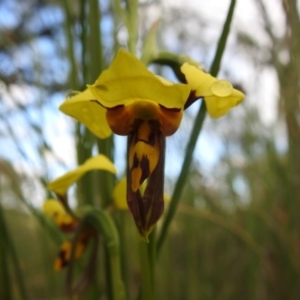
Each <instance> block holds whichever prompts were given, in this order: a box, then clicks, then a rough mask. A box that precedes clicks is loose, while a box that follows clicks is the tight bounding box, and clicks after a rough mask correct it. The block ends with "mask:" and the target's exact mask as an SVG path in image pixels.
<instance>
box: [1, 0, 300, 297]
mask: <svg viewBox="0 0 300 300" xmlns="http://www.w3.org/2000/svg"><path fill="white" fill-rule="evenodd" d="M200 2H201V1H200ZM224 2H225V1H224ZM226 2H227V1H226ZM118 3H119V4H120V6H118V5H117V4H118ZM132 3H134V1H117V0H116V1H106V0H103V1H102V0H101V1H99V2H97V1H92V0H90V1H72V2H71V1H67V0H64V1H55V0H44V1H35V0H26V1H17V0H13V1H6V0H3V1H0V20H1V21H0V79H1V82H0V83H1V87H0V118H1V119H0V143H1V147H0V155H1V159H0V232H1V235H0V298H1V299H64V297H65V289H64V282H65V274H64V272H61V273H55V272H54V271H53V270H52V264H53V263H52V262H53V261H54V259H55V256H56V251H57V249H58V246H59V244H60V242H61V240H62V237H61V235H60V233H59V232H58V230H57V229H56V228H55V226H53V224H52V223H51V221H50V220H48V219H47V218H45V217H44V216H43V215H42V213H41V212H40V206H41V204H42V202H43V201H44V199H46V198H47V196H49V195H48V194H47V193H48V192H47V190H46V188H45V185H46V183H47V182H49V181H50V180H51V179H53V178H55V176H57V175H61V174H62V173H63V172H65V171H66V170H69V169H71V168H73V167H74V166H75V165H77V163H81V162H83V161H84V160H85V159H86V158H88V157H89V156H90V155H91V154H92V153H96V152H98V151H99V152H102V153H104V154H106V155H108V156H109V157H111V158H112V159H114V161H115V162H116V165H117V167H118V169H119V170H120V171H121V172H122V170H123V171H124V168H125V160H124V157H125V153H124V147H125V146H124V140H122V139H121V138H115V139H114V140H113V139H108V140H105V141H104V142H103V141H97V140H96V139H95V137H94V136H92V135H91V133H89V132H88V131H87V130H86V129H85V128H84V127H83V126H81V125H78V124H77V123H75V122H74V121H73V120H71V119H70V118H68V117H66V116H64V115H62V114H61V113H60V112H59V111H58V109H57V107H58V105H59V104H60V103H61V102H62V100H63V99H64V97H65V95H66V94H67V92H68V91H69V90H70V89H73V90H81V89H82V88H83V87H84V86H85V84H86V83H92V82H93V81H94V80H95V79H96V77H97V76H98V74H99V73H100V72H101V70H103V69H104V68H105V67H106V66H107V65H108V64H109V63H110V61H111V59H112V58H113V56H114V53H115V52H116V50H117V49H118V48H120V47H129V48H131V49H132V48H134V47H136V50H137V53H138V54H140V53H141V49H142V44H143V41H144V40H145V37H146V35H147V32H148V31H149V30H150V29H151V28H152V30H155V28H154V29H153V27H152V25H153V23H154V22H155V21H156V20H157V17H158V16H162V18H161V20H160V22H159V23H158V24H157V26H158V28H159V29H158V30H157V31H156V34H157V38H158V44H159V48H160V49H167V50H168V51H174V52H176V53H185V54H188V55H191V56H193V58H194V59H196V60H197V61H199V62H201V63H202V64H203V65H204V67H205V68H207V69H209V66H210V64H211V61H212V58H213V55H214V52H215V48H216V45H217V41H218V37H219V34H220V32H221V31H222V26H223V21H224V19H225V17H226V13H227V7H228V6H229V2H227V3H226V4H224V9H222V8H221V7H219V6H218V4H219V3H218V1H215V4H210V5H209V4H206V2H204V1H203V3H199V4H197V5H198V6H200V8H199V10H196V9H192V8H191V7H189V6H184V7H180V6H177V5H173V3H172V2H171V1H170V2H167V1H140V3H139V8H138V10H139V22H138V23H137V22H136V21H134V20H135V19H134V18H133V17H132V18H129V19H128V20H129V21H128V22H129V23H130V24H129V28H130V26H132V28H138V36H137V43H136V44H129V45H127V41H128V36H130V35H131V34H133V33H134V32H135V30H132V31H130V30H129V31H127V29H126V27H125V26H124V18H122V15H120V7H121V8H127V10H128V14H129V16H130V14H131V13H132V14H134V10H133V11H130V9H129V8H130V7H131V8H132V6H130V5H131V4H132ZM272 3H273V2H272ZM247 5H248V6H249V7H251V8H252V10H253V19H252V20H251V18H250V19H249V21H248V22H249V24H246V25H247V26H248V27H247V26H244V25H245V23H242V21H241V20H242V11H243V6H245V7H246V6H247ZM272 5H273V6H272V7H271V6H270V4H269V3H268V1H263V0H249V1H247V2H246V1H245V2H244V1H239V2H238V3H237V8H236V12H235V15H234V19H233V24H232V26H231V31H230V35H229V41H228V44H227V48H226V51H225V53H224V56H223V59H222V65H221V70H220V73H219V75H220V77H226V78H229V79H231V81H232V82H233V83H234V84H235V85H236V86H239V87H240V88H242V89H243V90H244V91H245V93H246V100H245V102H244V104H243V105H241V106H240V107H238V108H236V109H235V110H234V111H233V112H232V113H230V114H229V115H227V116H226V117H224V118H221V119H220V120H217V121H215V120H209V119H207V120H205V124H204V127H203V129H202V133H201V137H200V139H199V141H198V144H197V147H196V151H195V155H194V163H193V167H192V169H191V171H190V174H189V177H188V181H187V182H186V185H185V189H184V193H183V194H182V196H181V199H180V200H181V202H180V204H179V207H178V210H177V213H176V217H175V219H174V221H173V223H172V225H171V228H170V232H169V235H168V237H167V240H166V243H165V244H164V245H163V247H162V249H161V253H160V255H159V257H158V262H157V264H156V291H155V293H156V299H166V298H167V299H222V300H223V299H297V297H298V295H299V293H300V285H299V282H300V236H299V233H300V218H299V211H300V203H299V201H300V199H299V195H300V158H299V155H300V127H299V116H300V115H299V100H300V99H299V97H300V96H299V95H300V94H299V89H300V86H299V82H300V38H299V37H300V32H299V31H300V14H299V2H297V1H296V0H285V1H280V0H277V1H274V3H273V4H272ZM246 9H247V8H246ZM274 15H275V16H274ZM251 21H255V23H254V22H253V23H251ZM252 26H253V27H254V29H255V30H251V29H250V30H249V28H251V27H252ZM150 67H151V68H160V67H157V66H153V65H152V66H150ZM160 71H161V72H162V73H163V74H164V75H165V76H167V77H169V78H171V79H174V77H172V76H173V75H172V74H171V72H170V70H169V69H168V68H165V67H163V68H160ZM195 114H196V113H195V111H194V110H193V109H189V110H188V111H187V114H186V116H185V119H184V121H183V125H182V127H181V129H180V130H179V131H178V132H177V133H176V135H175V136H173V137H171V138H169V140H168V148H167V153H166V159H167V162H166V182H167V186H166V190H167V192H168V193H171V192H172V190H173V188H174V187H173V185H174V182H175V181H176V177H177V174H178V173H179V170H180V168H181V162H182V157H183V153H184V149H185V145H186V143H187V136H188V135H187V132H190V130H191V127H192V124H193V121H194V118H195ZM106 180H107V177H106V176H104V175H103V174H102V173H101V172H98V173H91V174H88V175H86V176H85V177H84V178H83V179H82V180H81V181H80V182H79V184H78V186H77V189H76V191H73V193H72V197H71V200H72V205H73V206H74V205H75V204H76V201H75V198H76V197H75V194H76V195H77V196H78V197H77V198H76V199H78V201H79V202H82V203H84V202H86V199H92V200H91V202H92V204H93V205H95V206H99V207H103V206H105V205H107V204H109V203H104V202H105V201H107V200H105V199H110V197H109V196H108V195H110V194H111V190H112V188H113V186H111V185H109V184H108V183H106V182H105V181H106ZM107 182H111V180H109V181H107ZM87 193H88V194H89V195H86V194H87ZM114 217H115V220H116V222H117V224H119V226H120V228H119V229H120V238H121V245H122V249H123V251H122V256H123V259H122V261H123V265H122V270H123V279H124V282H125V285H126V290H127V293H128V295H127V296H128V299H136V298H137V295H138V294H139V282H140V280H141V265H140V260H139V258H138V257H139V250H138V247H139V246H138V242H137V239H136V232H135V228H134V226H133V221H132V219H131V216H130V215H129V213H128V212H116V213H115V214H114ZM121 228H122V230H121ZM158 229H159V228H158ZM99 252H100V257H99V259H98V262H97V263H98V264H99V267H98V272H97V276H96V281H95V282H93V285H92V288H91V289H90V290H89V292H88V294H87V295H86V299H96V298H99V297H100V298H101V297H102V298H103V299H110V294H109V289H108V288H107V286H106V281H105V274H106V272H107V269H106V268H107V266H106V263H105V261H106V260H105V259H106V255H105V250H104V249H100V251H99ZM95 295H96V296H95ZM8 297H9V298H8ZM89 297H90V298H89ZM102 298H101V299H102Z"/></svg>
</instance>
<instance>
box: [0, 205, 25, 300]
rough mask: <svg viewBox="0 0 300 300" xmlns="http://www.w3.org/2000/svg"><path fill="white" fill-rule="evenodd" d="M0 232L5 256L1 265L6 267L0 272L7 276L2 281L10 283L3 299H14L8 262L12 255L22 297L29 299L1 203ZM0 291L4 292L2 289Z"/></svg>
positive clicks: (22, 299) (23, 299)
mask: <svg viewBox="0 0 300 300" xmlns="http://www.w3.org/2000/svg"><path fill="white" fill-rule="evenodd" d="M0 233H1V238H0V241H1V246H0V254H1V256H2V254H4V255H3V257H2V258H1V260H2V259H3V261H1V263H3V265H1V267H4V268H5V269H3V270H1V271H0V272H3V275H4V276H7V277H6V278H1V281H2V280H3V279H4V282H3V284H8V285H7V286H6V287H5V290H4V293H5V296H7V298H6V297H4V298H3V299H8V300H9V299H13V298H12V291H11V289H10V286H9V284H10V283H9V281H10V279H9V271H8V264H7V258H8V256H10V257H11V259H12V266H13V269H14V272H15V275H16V281H17V285H18V287H19V292H20V299H21V300H27V299H28V298H27V295H26V289H25V284H24V281H23V278H24V277H23V275H22V271H21V267H20V263H19V259H18V256H17V253H16V250H15V247H14V244H13V241H12V239H11V237H10V235H9V233H8V229H7V227H6V223H5V220H4V215H3V211H2V206H1V205H0ZM2 251H3V253H2ZM8 254H9V255H8ZM0 274H1V273H0ZM1 275H2V274H1ZM0 287H1V288H2V282H1V285H0ZM0 293H2V291H0ZM0 296H2V295H1V294H0ZM1 299H2V297H1Z"/></svg>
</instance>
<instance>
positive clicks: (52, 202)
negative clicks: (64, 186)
mask: <svg viewBox="0 0 300 300" xmlns="http://www.w3.org/2000/svg"><path fill="white" fill-rule="evenodd" d="M43 212H44V213H45V214H46V215H47V216H49V217H53V216H54V215H56V214H64V213H66V210H65V208H64V207H63V205H62V204H61V203H60V202H59V201H58V200H56V199H47V200H46V201H45V202H44V204H43Z"/></svg>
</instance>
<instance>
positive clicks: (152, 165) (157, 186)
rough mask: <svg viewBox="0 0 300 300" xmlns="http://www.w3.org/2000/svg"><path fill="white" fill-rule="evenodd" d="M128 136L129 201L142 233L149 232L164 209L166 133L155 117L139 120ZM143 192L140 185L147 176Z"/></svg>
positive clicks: (144, 235)
mask: <svg viewBox="0 0 300 300" xmlns="http://www.w3.org/2000/svg"><path fill="white" fill-rule="evenodd" d="M138 126H139V127H138V130H137V131H135V132H134V133H132V134H131V135H129V137H128V152H127V153H128V167H127V203H128V207H129V209H130V211H131V213H132V215H133V218H134V220H135V223H136V226H137V228H138V231H139V233H140V236H141V237H142V239H144V240H145V241H148V235H149V233H150V232H151V230H152V228H153V226H154V225H155V223H156V222H157V221H158V219H159V218H160V216H161V215H162V213H163V210H164V200H163V186H164V180H163V179H164V160H165V157H164V153H165V137H164V136H163V135H162V133H161V132H160V131H159V130H158V128H159V124H158V123H157V122H156V121H144V122H141V124H138ZM146 179H148V181H147V186H146V189H145V192H144V193H143V194H142V193H141V191H140V189H139V187H140V185H141V184H142V183H143V182H144V181H145V180H146Z"/></svg>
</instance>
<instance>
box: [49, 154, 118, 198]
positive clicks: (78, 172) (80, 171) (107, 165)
mask: <svg viewBox="0 0 300 300" xmlns="http://www.w3.org/2000/svg"><path fill="white" fill-rule="evenodd" d="M97 169H98V170H105V171H108V172H111V173H113V174H115V173H116V168H115V166H114V165H113V163H112V162H111V161H110V160H109V159H108V158H107V157H106V156H104V155H102V154H99V155H97V156H94V157H91V158H89V159H88V160H86V161H85V163H84V164H82V165H81V166H79V167H78V168H76V169H75V170H73V171H70V172H68V173H66V174H65V175H63V176H61V177H59V178H57V179H55V180H54V181H52V182H50V183H49V184H48V189H49V190H51V191H53V192H55V193H56V194H59V195H65V194H66V192H67V189H68V188H69V186H70V185H72V184H73V183H74V182H76V181H77V180H78V179H79V178H80V177H82V176H83V175H84V174H85V173H86V172H88V171H91V170H97Z"/></svg>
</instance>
